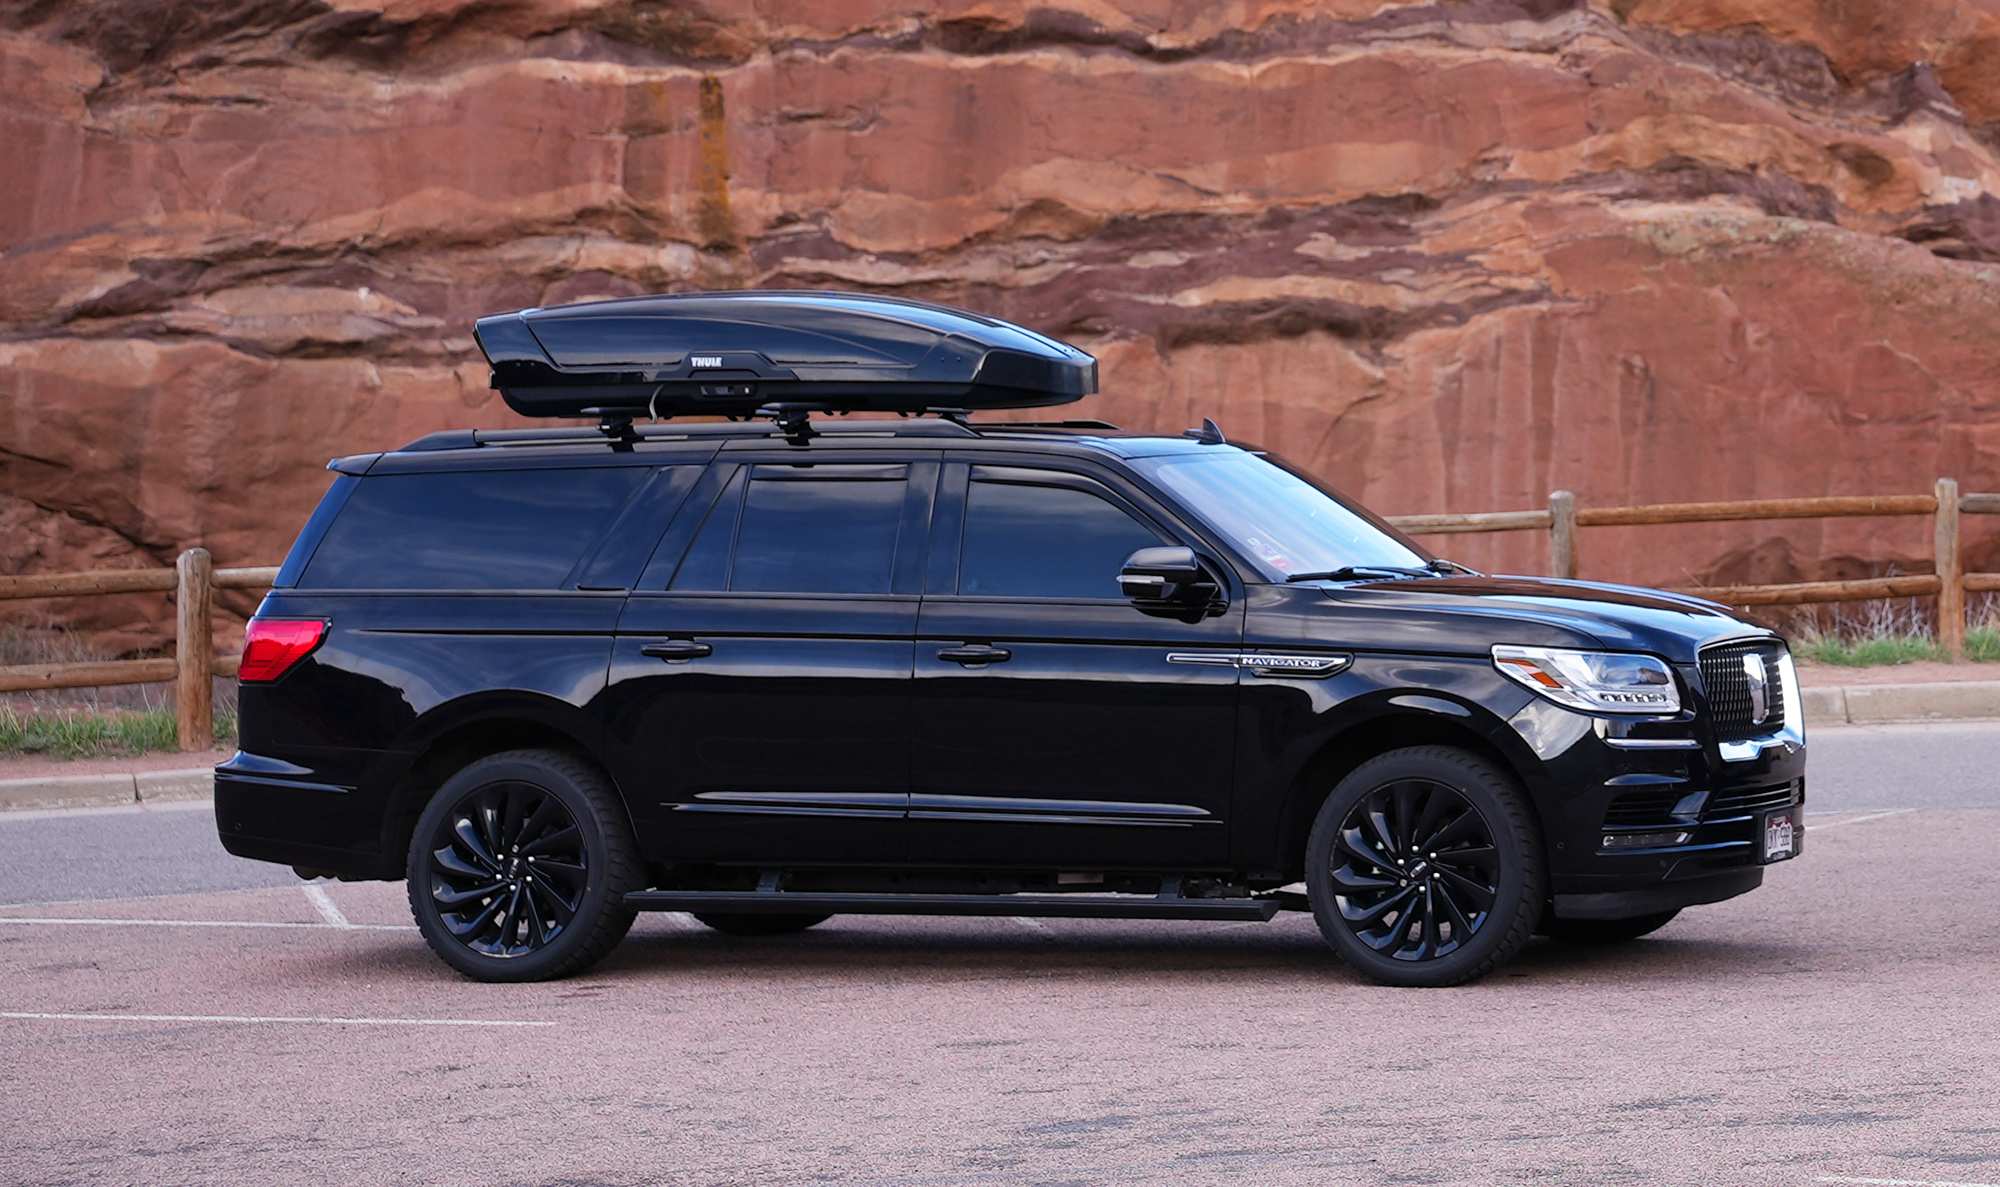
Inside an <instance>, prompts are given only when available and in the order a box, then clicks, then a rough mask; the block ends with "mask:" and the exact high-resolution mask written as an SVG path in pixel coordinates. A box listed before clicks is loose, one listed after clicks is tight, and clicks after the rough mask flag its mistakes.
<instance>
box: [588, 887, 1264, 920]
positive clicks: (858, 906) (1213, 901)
mask: <svg viewBox="0 0 2000 1187" xmlns="http://www.w3.org/2000/svg"><path fill="white" fill-rule="evenodd" d="M1169 889H1170V891H1171V893H1166V894H1161V895H1158V896H1156V897H1147V896H1144V895H1136V894H1118V895H1112V894H1104V895H1096V894H874V893H857V892H826V893H818V892H804V891H792V890H634V891H632V892H630V893H628V894H627V895H626V896H625V905H626V906H628V907H631V908H633V909H634V910H638V911H727V912H744V913H755V914H759V915H763V914H777V915H785V914H799V915H807V914H817V913H820V912H827V913H829V914H833V915H1027V916H1041V917H1043V918H1049V919H1234V920H1244V921H1248V922H1252V923H1268V922H1270V919H1271V916H1273V915H1275V914H1277V913H1278V908H1279V902H1278V900H1277V899H1275V898H1258V899H1249V898H1234V899H1230V898H1182V897H1181V896H1180V893H1179V889H1180V888H1179V886H1178V884H1173V885H1171V886H1170V888H1169Z"/></svg>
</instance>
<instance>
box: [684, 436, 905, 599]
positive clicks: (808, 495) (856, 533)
mask: <svg viewBox="0 0 2000 1187" xmlns="http://www.w3.org/2000/svg"><path fill="white" fill-rule="evenodd" d="M908 469H909V467H907V466H902V465H879V466H872V465H855V466H827V465H811V466H787V465H758V466H755V467H752V468H751V471H750V475H749V478H748V480H747V481H746V480H745V479H744V476H743V475H742V474H741V473H738V474H737V476H736V478H735V479H734V480H732V481H731V482H730V485H729V488H728V489H727V490H725V491H724V492H723V493H722V496H721V497H720V498H718V499H717V500H716V503H715V506H714V507H713V508H712V509H711V510H710V511H709V514H708V518H707V519H706V520H704V521H703V523H702V525H701V531H700V532H699V533H698V534H697V535H696V536H695V538H694V543H693V544H692V545H690V546H689V548H688V553H687V558H686V559H685V560H684V561H682V563H681V567H680V572H679V573H677V574H676V575H675V576H674V582H673V588H674V589H683V590H721V589H728V590H745V591H752V592H764V593H825V594H881V593H888V592H889V588H890V580H891V578H892V576H893V573H894V569H895V562H896V537H897V534H898V530H899V528H900V527H901V525H902V519H903V499H904V491H905V488H906V486H907V485H908V484H907V482H906V480H905V475H906V474H907V472H908Z"/></svg>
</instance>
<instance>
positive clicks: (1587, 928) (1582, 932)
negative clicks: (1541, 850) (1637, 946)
mask: <svg viewBox="0 0 2000 1187" xmlns="http://www.w3.org/2000/svg"><path fill="white" fill-rule="evenodd" d="M1678 914H1680V910H1679V909H1678V908H1676V909H1675V910H1672V911H1659V912H1655V913H1654V914H1651V915H1640V916H1637V917H1635V918H1632V919H1557V918H1556V917H1555V916H1553V915H1551V916H1550V917H1548V918H1547V919H1544V920H1542V926H1541V927H1540V928H1538V929H1537V930H1539V931H1540V932H1541V933H1542V934H1543V935H1545V936H1547V937H1549V938H1550V939H1552V940H1560V941H1562V942H1563V943H1565V944H1577V945H1581V946H1582V947H1586V948H1608V947H1611V946H1612V945H1614V944H1623V943H1627V942H1628V941H1631V940H1636V939H1638V938H1639V937H1640V936H1649V935H1651V934H1653V933H1654V932H1656V931H1658V930H1660V929H1661V928H1663V927H1665V926H1666V925H1667V924H1668V923H1670V922H1672V920H1673V918H1674V916H1676V915H1678Z"/></svg>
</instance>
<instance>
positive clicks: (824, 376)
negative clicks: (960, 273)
mask: <svg viewBox="0 0 2000 1187" xmlns="http://www.w3.org/2000/svg"><path fill="white" fill-rule="evenodd" d="M474 333H475V334H476V335H477V337H478V339H479V347H480V349H481V350H483V351H485V352H486V358H487V361H488V362H490V363H492V364H493V386H494V387H495V388H497V389H499V391H500V394H501V396H503V397H504V398H505V399H506V401H507V406H508V407H510V408H512V409H513V410H514V411H516V412H519V413H521V414H522V415H524V416H616V415H623V416H645V415H652V416H661V417H667V416H690V415H699V414H709V415H720V416H748V415H750V414H751V413H754V412H756V411H757V409H759V408H760V407H763V406H766V405H770V404H780V403H790V404H800V405H807V406H810V407H811V408H812V409H813V410H815V411H828V412H864V411H867V412H922V411H926V410H930V409H967V410H973V409H981V408H1033V407H1039V406H1042V405H1048V404H1067V403H1069V402H1071V401H1073V400H1078V399H1081V398H1082V397H1084V396H1087V395H1089V394H1090V393H1092V392H1094V391H1096V390H1097V360H1095V359H1093V358H1091V357H1090V356H1089V355H1087V354H1085V353H1083V352H1082V351H1080V350H1077V349H1076V348H1074V347H1071V346H1066V345H1064V344H1063V343H1061V342H1057V341H1056V340H1055V339H1053V338H1047V337H1044V336H1042V335H1040V334H1037V333H1035V332H1034V331H1032V330H1025V329H1022V328H1021V327H1020V326H1016V325H1011V324H1009V323H1007V322H1003V321H995V320H993V319H992V318H987V317H981V316H980V315H978V314H976V313H967V312H965V311H964V310H961V309H951V308H948V307H946V306H943V305H928V304H925V303H923V302H920V301H904V300H898V299H896V298H893V297H871V296H864V295H861V294H858V293H809V292H793V291H784V290H766V291H758V292H733V293H683V294H675V295H672V296H660V297H629V298H625V299H623V300H617V301H592V302H588V303H585V304H580V305H564V306H560V307H557V308H554V309H524V310H521V311H520V312H518V313H500V314H495V315H493V316H492V317H482V318H480V319H479V322H478V324H477V326H476V327H475V329H474Z"/></svg>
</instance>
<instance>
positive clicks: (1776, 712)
mask: <svg viewBox="0 0 2000 1187" xmlns="http://www.w3.org/2000/svg"><path fill="white" fill-rule="evenodd" d="M1784 654H1785V651H1784V647H1783V646H1782V645H1780V644H1777V643H1728V644H1724V645H1723V646H1720V647H1710V648H1707V649H1705V650H1704V651H1703V652H1702V653H1701V684H1702V690H1703V692H1704V693H1705V694H1706V695H1707V697H1708V712H1709V716H1710V718H1711V720H1712V721H1713V723H1714V726H1715V736H1716V739H1717V740H1718V741H1722V742H1738V741H1742V740H1743V739H1745V738H1760V737H1764V736H1766V735H1768V734H1774V733H1777V732H1778V730H1780V729H1782V728H1783V727H1784V724H1785V695H1784V694H1785V689H1784V675H1783V670H1782V668H1781V666H1780V664H1779V662H1778V661H1779V659H1780V657H1782V656H1783V655H1784ZM1745 656H1756V657H1758V659H1759V660H1760V661H1761V662H1762V663H1763V666H1764V688H1765V716H1764V720H1763V721H1761V722H1758V721H1754V720H1753V718H1754V717H1755V709H1754V698H1753V697H1752V695H1751V688H1750V674H1749V672H1748V671H1746V670H1745V668H1744V666H1743V658H1744V657H1745Z"/></svg>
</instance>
